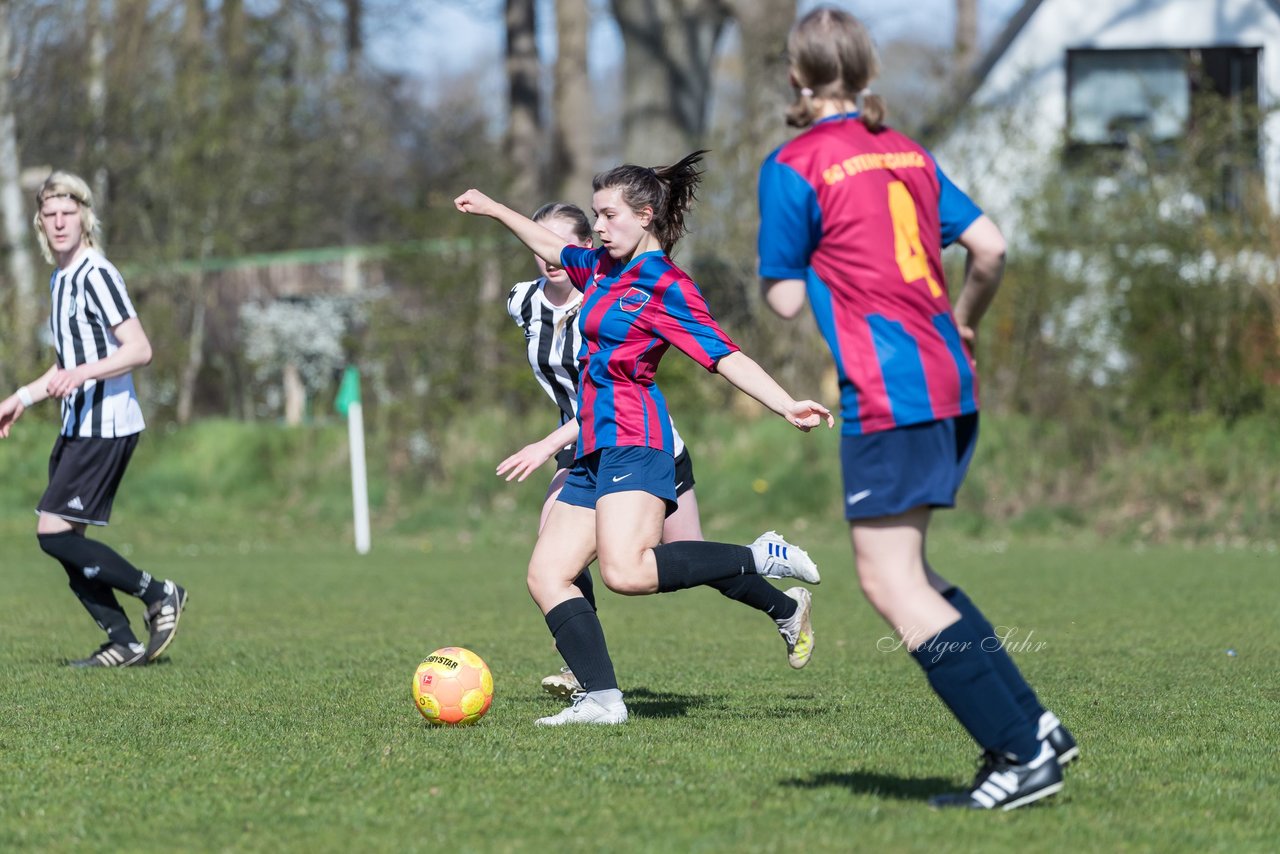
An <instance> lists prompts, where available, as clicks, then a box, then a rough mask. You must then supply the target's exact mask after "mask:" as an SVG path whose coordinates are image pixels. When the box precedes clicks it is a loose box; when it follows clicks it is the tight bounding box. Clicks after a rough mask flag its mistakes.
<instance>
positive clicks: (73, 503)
mask: <svg viewBox="0 0 1280 854" xmlns="http://www.w3.org/2000/svg"><path fill="white" fill-rule="evenodd" d="M67 506H68V507H70V508H71V509H72V510H83V509H84V505H83V504H81V503H80V496H79V495H77V496H76V497H75V498H73V499H71V500H70V501H68V502H67Z"/></svg>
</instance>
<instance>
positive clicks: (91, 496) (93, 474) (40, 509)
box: [36, 433, 139, 525]
mask: <svg viewBox="0 0 1280 854" xmlns="http://www.w3.org/2000/svg"><path fill="white" fill-rule="evenodd" d="M138 435H139V434H137V433H134V434H133V435H132V436H121V437H119V438H116V439H86V438H79V437H74V438H73V437H70V436H59V437H58V441H56V442H54V443H53V451H52V452H51V453H50V454H49V487H48V488H47V489H46V490H45V491H44V496H43V497H41V499H40V503H39V504H38V505H36V512H37V513H49V514H51V515H53V516H60V517H62V518H63V519H66V520H67V521H68V522H83V523H85V524H88V525H105V524H107V520H108V519H110V518H111V504H112V503H113V502H114V501H115V499H116V490H117V489H119V488H120V480H121V478H123V477H124V472H125V469H126V468H128V467H129V458H130V457H132V456H133V449H134V448H136V447H137V446H138Z"/></svg>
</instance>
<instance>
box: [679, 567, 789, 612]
mask: <svg viewBox="0 0 1280 854" xmlns="http://www.w3.org/2000/svg"><path fill="white" fill-rule="evenodd" d="M659 577H661V576H659ZM709 586H711V587H714V588H715V589H717V590H719V591H720V593H721V595H723V596H727V597H729V598H730V599H732V600H733V601H735V602H741V603H742V604H744V605H750V606H751V607H752V608H755V609H756V610H757V611H764V612H765V613H766V614H768V615H769V616H770V617H771V618H772V619H773V620H774V621H775V622H776V621H778V620H786V619H789V618H791V617H792V616H793V615H794V614H795V612H796V608H799V607H800V604H799V603H798V602H796V600H794V599H792V598H791V597H790V596H788V595H787V594H785V593H783V592H782V591H781V590H779V589H778V588H776V587H774V586H773V585H772V584H770V583H769V582H767V581H765V580H764V578H763V577H762V576H759V575H754V574H747V575H739V576H735V577H734V578H721V579H720V580H719V581H712V582H709Z"/></svg>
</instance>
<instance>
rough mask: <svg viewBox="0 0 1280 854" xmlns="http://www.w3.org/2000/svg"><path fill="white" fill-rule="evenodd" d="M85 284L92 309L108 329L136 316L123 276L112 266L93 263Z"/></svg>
mask: <svg viewBox="0 0 1280 854" xmlns="http://www.w3.org/2000/svg"><path fill="white" fill-rule="evenodd" d="M85 285H86V287H85V294H86V296H88V297H89V299H90V300H91V301H92V303H93V310H94V311H95V313H97V315H98V316H99V317H100V318H102V320H103V322H104V323H105V325H106V326H107V328H108V329H110V328H113V327H116V326H119V325H120V324H121V323H124V322H125V321H126V320H128V319H129V318H131V317H137V316H138V314H137V312H136V311H134V309H133V303H132V302H130V301H129V292H128V291H127V290H126V289H125V286H124V278H123V277H122V276H121V275H120V273H119V272H118V271H117V270H116V269H115V268H114V267H108V266H97V265H95V266H94V267H92V268H90V270H89V274H88V276H86V282H85Z"/></svg>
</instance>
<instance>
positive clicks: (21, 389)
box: [14, 385, 36, 409]
mask: <svg viewBox="0 0 1280 854" xmlns="http://www.w3.org/2000/svg"><path fill="white" fill-rule="evenodd" d="M14 394H16V395H17V396H18V400H19V401H21V402H22V405H23V406H24V407H26V408H27V409H30V408H31V407H33V406H35V405H36V402H35V401H34V400H32V399H31V391H30V390H29V389H28V388H27V387H26V386H24V385H20V386H18V390H17V391H16V392H14Z"/></svg>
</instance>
